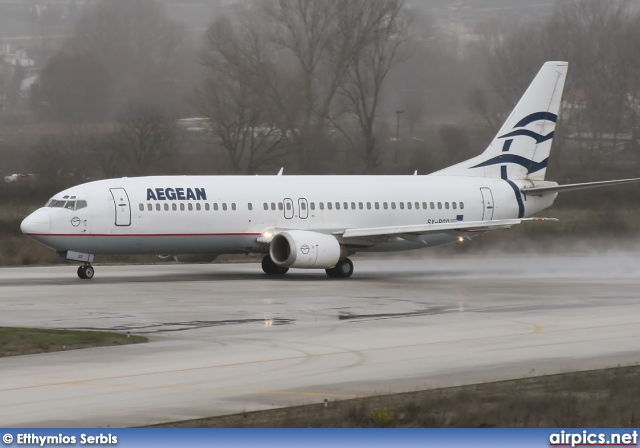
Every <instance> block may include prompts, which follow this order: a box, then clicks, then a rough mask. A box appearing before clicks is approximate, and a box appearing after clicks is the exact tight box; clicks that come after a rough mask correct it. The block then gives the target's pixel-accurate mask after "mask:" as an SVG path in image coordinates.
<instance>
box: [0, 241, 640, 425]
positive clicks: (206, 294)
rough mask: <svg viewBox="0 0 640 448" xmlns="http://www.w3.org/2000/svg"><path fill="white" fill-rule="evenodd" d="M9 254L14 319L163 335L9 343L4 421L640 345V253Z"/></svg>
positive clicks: (297, 399)
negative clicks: (68, 260) (224, 257)
mask: <svg viewBox="0 0 640 448" xmlns="http://www.w3.org/2000/svg"><path fill="white" fill-rule="evenodd" d="M354 263H355V269H356V270H355V273H354V276H353V277H352V278H351V279H348V280H342V279H330V278H328V277H327V276H326V275H325V274H324V272H323V271H318V272H313V271H297V270H291V271H290V273H289V274H287V276H286V277H284V278H280V279H270V278H267V277H265V276H264V275H263V274H262V271H261V269H260V267H259V266H258V265H255V264H229V265H211V264H209V265H207V264H204V265H181V264H180V265H178V264H176V265H157V266H99V265H98V266H97V267H96V277H95V278H94V279H93V280H92V281H82V280H79V279H78V278H77V277H76V274H75V270H76V269H75V267H74V266H72V265H69V266H59V267H46V268H7V269H0V325H2V326H38V327H50V328H68V329H101V330H115V331H122V332H126V331H130V332H131V333H132V334H141V335H145V336H147V337H149V338H150V339H151V342H149V343H147V344H141V345H136V346H127V347H108V348H97V349H87V350H75V351H68V352H62V353H51V354H42V355H31V356H23V357H14V358H2V359H0V403H2V406H0V426H5V427H6V426H74V427H75V426H136V425H144V424H151V423H158V422H164V421H171V420H181V419H189V418H198V417H204V416H212V415H220V414H227V413H236V412H243V411H254V410H259V409H269V408H273V407H282V406H288V405H294V404H305V403H317V402H321V401H323V400H324V399H325V398H326V399H329V400H335V399H345V398H351V397H357V396H366V395H372V394H379V393H388V392H405V391H411V390H416V389H426V388H435V387H443V386H451V385H459V384H465V383H476V382H483V381H492V380H499V379H509V378H521V377H526V376H531V375H541V374H547V373H557V372H565V371H572V370H583V369H591V368H600V367H607V366H615V365H618V364H621V365H632V364H636V363H637V362H639V361H640V262H639V261H638V259H637V258H636V256H635V253H632V252H629V253H609V254H606V253H605V254H599V255H598V256H591V257H586V256H583V255H580V256H578V255H570V254H569V255H567V254H565V255H562V256H559V255H554V256H541V255H529V256H521V257H513V256H492V257H471V256H456V257H445V258H442V257H435V256H433V257H431V256H428V257H425V258H410V257H397V258H380V259H364V260H363V259H358V258H357V257H355V258H354Z"/></svg>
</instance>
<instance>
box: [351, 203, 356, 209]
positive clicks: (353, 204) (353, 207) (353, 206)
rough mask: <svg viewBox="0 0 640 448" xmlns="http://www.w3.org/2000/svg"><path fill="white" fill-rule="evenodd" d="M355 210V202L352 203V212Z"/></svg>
mask: <svg viewBox="0 0 640 448" xmlns="http://www.w3.org/2000/svg"><path fill="white" fill-rule="evenodd" d="M355 209H356V203H355V202H352V203H351V210H355Z"/></svg>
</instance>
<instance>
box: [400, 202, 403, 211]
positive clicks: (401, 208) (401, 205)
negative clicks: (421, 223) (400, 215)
mask: <svg viewBox="0 0 640 448" xmlns="http://www.w3.org/2000/svg"><path fill="white" fill-rule="evenodd" d="M400 210H404V202H401V203H400Z"/></svg>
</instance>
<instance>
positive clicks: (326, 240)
mask: <svg viewBox="0 0 640 448" xmlns="http://www.w3.org/2000/svg"><path fill="white" fill-rule="evenodd" d="M342 252H343V250H342V247H341V246H340V243H338V240H336V239H335V238H334V237H333V236H331V235H325V234H323V233H317V232H308V231H305V230H290V231H287V232H281V233H278V234H277V235H276V236H274V237H273V240H271V244H270V245H269V255H270V256H271V259H272V260H273V262H274V263H275V264H276V265H278V266H282V267H287V268H324V269H327V268H332V267H334V266H335V265H336V263H338V261H339V260H340V258H341V257H342V255H343V254H342Z"/></svg>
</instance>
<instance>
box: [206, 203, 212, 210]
mask: <svg viewBox="0 0 640 448" xmlns="http://www.w3.org/2000/svg"><path fill="white" fill-rule="evenodd" d="M204 209H205V210H206V211H209V210H211V207H209V203H208V202H207V203H206V204H204Z"/></svg>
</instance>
